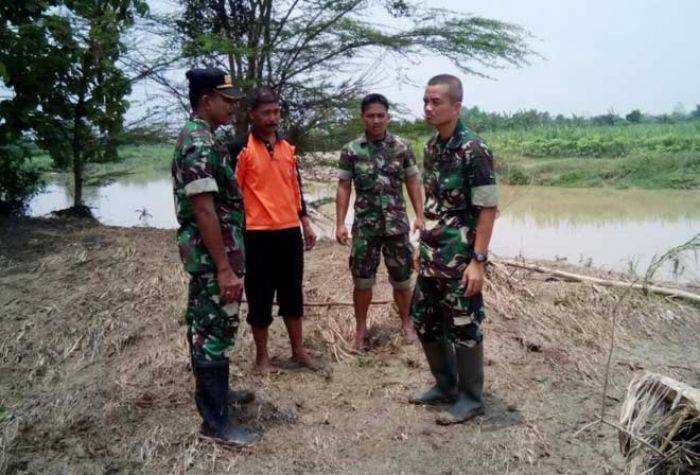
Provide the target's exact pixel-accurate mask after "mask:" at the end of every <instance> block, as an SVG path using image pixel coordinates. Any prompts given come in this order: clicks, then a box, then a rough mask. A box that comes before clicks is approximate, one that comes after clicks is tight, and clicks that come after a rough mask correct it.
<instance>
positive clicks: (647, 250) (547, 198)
mask: <svg viewBox="0 0 700 475" xmlns="http://www.w3.org/2000/svg"><path fill="white" fill-rule="evenodd" d="M305 188H306V191H307V199H309V200H314V199H319V198H322V197H324V196H334V195H335V183H333V184H328V185H324V184H318V183H308V184H306V185H305ZM85 193H86V197H85V201H86V203H87V204H88V205H89V206H92V207H93V210H94V212H95V214H96V216H97V218H98V219H99V220H100V221H101V222H102V223H104V224H108V225H115V226H143V225H147V226H153V227H159V228H175V227H177V222H176V220H175V211H174V206H173V197H172V185H171V182H170V179H169V178H164V179H160V180H154V181H149V182H145V183H143V182H129V181H120V182H116V183H112V184H109V185H105V186H102V187H98V188H86V190H85ZM71 201H72V200H71V197H70V195H69V193H68V192H67V191H66V189H65V188H64V187H63V186H61V185H59V184H52V185H50V186H48V187H47V189H46V190H45V192H44V193H42V194H40V195H38V196H37V197H36V198H35V199H34V200H32V202H31V203H30V214H31V215H33V216H41V215H45V214H47V213H49V212H51V211H54V210H57V209H62V208H66V207H68V206H70V204H71ZM409 210H410V206H409ZM144 211H145V212H147V215H145V216H144ZM322 211H323V212H324V213H325V214H327V215H329V216H334V213H335V206H334V204H333V203H330V204H326V205H324V206H323V208H322ZM347 221H348V224H350V223H351V222H352V207H351V209H350V213H349V216H348V219H347ZM699 232H700V193H697V192H683V191H651V190H607V189H571V188H556V187H519V186H502V187H501V213H500V216H499V218H498V220H497V222H496V227H495V232H494V236H493V241H492V245H491V249H492V251H493V253H494V254H496V255H498V256H502V257H515V256H523V257H525V258H528V259H547V260H554V259H566V260H567V261H568V262H571V263H574V264H577V263H582V264H592V265H593V266H596V267H601V268H605V269H612V270H617V271H627V270H629V269H630V268H634V269H636V272H638V273H641V274H643V273H644V271H645V270H646V268H647V266H648V265H649V263H650V262H651V259H652V258H653V256H654V255H660V254H663V253H664V252H665V251H667V250H668V249H670V248H671V247H674V246H677V245H679V244H682V243H683V242H685V241H687V240H689V239H690V238H691V237H692V236H694V235H695V234H697V233H699ZM682 266H684V272H683V274H682V276H681V280H683V281H686V282H689V281H697V280H698V278H699V276H700V263H699V260H698V258H697V256H693V255H690V256H687V257H686V259H684V261H683V262H682ZM656 278H657V279H667V280H672V279H674V276H673V272H672V270H671V267H670V266H667V267H666V268H664V269H661V270H660V271H659V273H658V274H657V276H656Z"/></svg>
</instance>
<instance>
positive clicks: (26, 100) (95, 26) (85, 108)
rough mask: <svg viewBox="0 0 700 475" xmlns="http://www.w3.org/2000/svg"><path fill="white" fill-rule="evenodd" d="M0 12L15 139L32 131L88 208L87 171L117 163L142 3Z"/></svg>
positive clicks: (6, 113)
mask: <svg viewBox="0 0 700 475" xmlns="http://www.w3.org/2000/svg"><path fill="white" fill-rule="evenodd" d="M10 3H11V2H5V3H4V4H3V6H2V7H1V9H0V15H1V16H0V20H1V21H0V33H1V34H2V38H3V41H2V43H1V44H0V73H2V76H3V81H4V84H5V86H6V87H8V88H9V89H10V90H11V91H12V92H13V96H12V97H11V98H10V99H6V100H4V101H2V103H0V117H1V118H2V124H0V127H1V128H2V129H3V131H4V132H5V133H7V134H8V135H9V136H14V137H18V136H19V135H20V134H22V133H23V132H27V131H30V132H31V133H32V134H34V136H35V137H36V142H37V144H38V145H39V146H40V147H42V148H44V149H46V150H47V151H48V152H49V154H50V155H51V157H52V159H53V160H54V162H55V164H56V165H57V166H59V167H65V168H68V167H70V168H71V169H72V172H73V177H74V206H76V207H78V206H81V205H82V185H83V172H84V168H85V164H86V163H88V162H93V161H107V160H114V159H115V158H116V145H115V142H114V140H115V136H116V135H117V134H118V133H119V132H120V131H121V129H122V123H123V115H124V112H125V111H126V108H127V106H128V104H127V101H126V100H125V97H126V96H127V94H129V92H130V91H131V83H130V81H129V79H128V78H127V77H126V74H125V73H124V71H123V70H122V69H120V67H119V66H118V61H119V59H120V57H121V56H122V55H123V54H124V53H125V47H124V44H123V42H122V36H123V34H124V33H125V32H126V30H127V29H128V28H129V27H131V26H132V25H133V24H134V17H135V15H138V14H144V13H145V12H146V11H147V8H148V7H147V4H146V2H145V1H143V0H27V1H24V2H18V3H13V4H10Z"/></svg>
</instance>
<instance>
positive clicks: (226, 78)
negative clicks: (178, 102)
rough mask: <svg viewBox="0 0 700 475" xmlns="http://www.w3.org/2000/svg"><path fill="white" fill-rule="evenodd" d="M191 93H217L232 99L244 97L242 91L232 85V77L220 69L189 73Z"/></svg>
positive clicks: (202, 69)
mask: <svg viewBox="0 0 700 475" xmlns="http://www.w3.org/2000/svg"><path fill="white" fill-rule="evenodd" d="M186 76H187V79H188V80H189V82H190V91H197V92H210V91H216V92H218V93H219V94H222V95H224V96H226V97H229V98H231V99H238V98H240V97H242V96H243V94H242V92H241V90H240V89H239V88H237V87H236V86H234V85H233V84H232V83H231V75H229V74H226V73H225V72H224V71H222V70H221V69H219V68H193V69H190V70H189V71H187V74H186Z"/></svg>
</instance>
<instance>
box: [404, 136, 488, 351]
mask: <svg viewBox="0 0 700 475" xmlns="http://www.w3.org/2000/svg"><path fill="white" fill-rule="evenodd" d="M424 157H425V158H424V164H423V165H424V175H423V181H424V183H425V194H426V201H425V216H426V218H427V219H428V220H432V221H437V222H436V223H435V224H434V225H433V226H432V228H431V229H427V230H424V231H422V232H421V236H420V260H421V264H420V270H419V276H418V281H417V282H416V289H415V291H414V295H413V303H412V307H411V316H412V318H413V323H414V326H415V328H416V332H417V333H418V336H419V337H420V338H421V340H423V341H436V340H437V339H439V338H441V337H446V338H448V339H449V340H450V341H453V342H454V343H456V344H461V345H464V346H467V347H473V346H474V345H476V344H477V343H479V342H480V341H481V339H482V335H481V331H480V330H479V325H480V323H481V321H482V320H483V319H484V316H485V314H484V307H483V299H482V296H481V294H477V295H475V296H473V297H471V298H468V297H466V296H465V295H464V289H463V288H461V287H460V279H461V277H462V274H463V273H464V270H465V269H466V268H467V264H469V261H470V260H471V257H472V254H473V252H474V239H475V237H476V223H477V218H478V216H479V208H480V207H493V206H497V204H498V193H497V189H496V174H495V170H494V165H493V158H492V156H491V152H489V150H488V148H486V145H485V144H484V143H482V142H481V140H480V139H479V138H478V137H476V135H474V134H473V133H472V132H471V131H470V130H468V129H467V128H466V127H464V125H463V124H462V123H461V122H457V127H456V129H455V132H454V134H453V135H452V137H451V138H450V139H449V140H447V141H446V142H445V141H443V140H441V139H440V138H439V136H438V135H437V134H436V135H435V136H433V137H432V138H431V139H430V140H429V141H428V143H427V145H426V147H425V155H424Z"/></svg>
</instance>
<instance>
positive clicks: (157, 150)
mask: <svg viewBox="0 0 700 475" xmlns="http://www.w3.org/2000/svg"><path fill="white" fill-rule="evenodd" d="M173 149H174V145H172V144H156V145H151V144H147V145H124V146H121V147H119V158H120V160H119V161H117V162H103V163H89V164H88V165H87V166H86V169H85V184H86V185H87V186H97V185H101V184H104V183H109V182H112V181H115V180H119V179H127V178H128V179H129V180H131V181H150V180H154V179H157V178H162V177H163V175H168V174H169V173H170V162H171V160H172V157H173ZM32 163H33V164H35V165H36V166H37V167H39V169H40V170H41V172H42V174H43V175H44V178H53V179H56V178H59V179H60V178H65V176H67V175H69V174H70V170H68V169H57V168H55V167H54V166H53V162H52V160H51V157H49V155H48V154H46V153H43V152H41V153H37V154H35V155H34V156H33V157H32ZM56 174H59V175H65V176H63V177H62V176H58V177H57V176H56Z"/></svg>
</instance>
